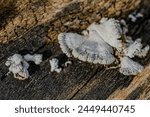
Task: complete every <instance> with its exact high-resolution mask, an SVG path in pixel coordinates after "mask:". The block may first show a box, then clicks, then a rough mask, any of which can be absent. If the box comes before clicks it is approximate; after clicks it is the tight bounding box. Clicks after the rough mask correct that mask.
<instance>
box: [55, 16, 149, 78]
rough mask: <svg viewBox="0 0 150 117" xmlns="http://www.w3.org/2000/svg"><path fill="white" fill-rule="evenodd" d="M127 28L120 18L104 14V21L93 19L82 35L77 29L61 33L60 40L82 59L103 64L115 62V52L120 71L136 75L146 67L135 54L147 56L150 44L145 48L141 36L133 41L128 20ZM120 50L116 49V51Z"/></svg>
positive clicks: (67, 51)
mask: <svg viewBox="0 0 150 117" xmlns="http://www.w3.org/2000/svg"><path fill="white" fill-rule="evenodd" d="M122 24H123V25H125V26H124V29H125V30H123V29H122V28H121V26H120V22H119V21H118V20H115V19H113V18H111V19H108V18H102V20H101V21H100V23H99V24H98V23H93V24H91V25H90V26H89V27H88V28H87V31H86V30H85V31H83V32H82V35H79V34H77V33H60V34H59V35H58V40H59V44H60V47H61V49H62V51H63V52H64V53H65V54H66V55H67V56H68V57H71V56H74V57H75V58H78V59H79V60H81V61H87V62H91V63H99V64H103V65H109V64H112V63H113V62H114V61H115V60H117V59H116V58H115V57H114V53H118V54H117V56H118V58H119V60H120V69H119V71H120V72H121V73H123V74H124V75H136V74H137V73H139V72H141V71H142V69H143V68H144V67H143V66H142V65H140V64H139V63H137V62H134V61H133V60H131V58H133V57H135V56H138V57H145V56H146V54H147V53H148V51H149V46H146V47H144V48H143V45H142V44H141V39H137V40H136V41H133V40H132V38H131V37H129V36H126V33H127V31H128V29H127V26H126V22H123V21H122ZM114 50H115V51H116V52H115V51H114Z"/></svg>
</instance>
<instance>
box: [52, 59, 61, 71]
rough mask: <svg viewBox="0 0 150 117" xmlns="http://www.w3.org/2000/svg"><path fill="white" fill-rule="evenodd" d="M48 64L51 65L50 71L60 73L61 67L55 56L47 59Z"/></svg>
mask: <svg viewBox="0 0 150 117" xmlns="http://www.w3.org/2000/svg"><path fill="white" fill-rule="evenodd" d="M49 62H50V65H51V72H54V71H55V72H57V73H60V72H61V70H62V68H59V60H58V59H57V58H53V59H51V60H49Z"/></svg>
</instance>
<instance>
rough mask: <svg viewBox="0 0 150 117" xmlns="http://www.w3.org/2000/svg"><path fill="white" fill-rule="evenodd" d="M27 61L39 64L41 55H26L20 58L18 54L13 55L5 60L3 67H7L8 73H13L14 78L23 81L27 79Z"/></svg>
mask: <svg viewBox="0 0 150 117" xmlns="http://www.w3.org/2000/svg"><path fill="white" fill-rule="evenodd" d="M28 61H33V62H34V63H35V64H40V63H41V62H42V55H40V54H35V55H30V54H26V55H25V56H23V57H22V56H21V55H20V54H14V55H13V56H10V57H9V58H8V59H7V61H6V63H5V65H6V66H8V67H9V72H12V73H13V75H14V78H17V79H19V80H25V79H28V78H29V72H28V68H29V64H28Z"/></svg>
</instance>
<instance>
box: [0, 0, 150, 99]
mask: <svg viewBox="0 0 150 117" xmlns="http://www.w3.org/2000/svg"><path fill="white" fill-rule="evenodd" d="M36 1H38V0H36ZM66 1H67V0H66ZM68 1H69V0H68ZM68 1H67V2H66V4H67V3H68ZM70 1H71V0H70ZM128 1H132V0H128ZM24 2H25V1H24ZM27 3H28V1H27ZM37 3H38V2H37ZM37 3H36V4H37ZM18 4H21V3H18ZM38 4H39V3H38ZM73 4H74V3H73ZM132 4H133V3H132ZM27 6H28V5H27ZM119 6H120V5H119ZM21 8H22V9H25V7H23V6H22V7H21ZM67 8H68V7H67ZM77 8H78V7H77ZM137 10H138V12H142V13H143V14H144V17H143V18H140V19H139V20H138V21H137V22H136V23H133V22H131V21H130V20H128V19H126V21H127V23H128V24H129V34H130V35H132V36H133V38H134V39H136V38H137V37H141V38H142V43H143V44H149V45H150V34H149V32H150V28H149V27H150V12H149V11H150V7H149V6H148V3H146V4H145V3H142V4H141V6H140V7H139V9H137ZM35 11H36V10H35ZM37 11H38V10H37ZM65 11H66V10H65ZM106 11H107V10H106ZM106 11H105V12H103V15H105V13H106V14H108V11H107V12H106ZM22 12H25V11H24V10H22ZM94 12H95V11H94ZM126 12H128V10H127V11H126ZM37 14H38V12H37ZM91 14H93V12H91ZM112 14H113V13H112ZM123 14H124V13H123ZM74 15H75V16H78V15H79V19H80V15H81V14H80V13H74V12H73V13H71V14H70V15H67V14H66V16H61V15H60V14H59V13H58V14H57V15H55V17H54V19H55V20H54V19H53V20H51V21H50V19H51V18H50V19H49V18H48V17H49V16H47V15H46V16H45V17H47V18H45V17H44V18H43V20H40V22H38V23H36V24H34V23H33V25H29V27H30V28H27V30H23V32H21V29H18V32H17V33H18V34H17V35H15V39H12V40H14V41H11V42H10V40H11V36H8V37H9V38H10V39H9V38H8V39H7V41H9V43H8V44H7V43H5V44H2V45H0V78H1V81H0V99H97V100H98V99H99V100H100V99H149V98H150V93H149V91H150V90H149V89H150V85H149V82H150V77H149V74H150V73H149V69H150V67H149V64H150V53H148V56H147V57H146V58H144V59H142V60H141V59H138V58H136V60H137V61H139V62H140V63H142V64H143V65H145V66H146V68H145V70H144V71H143V72H142V73H141V74H139V75H137V76H135V77H132V76H124V75H122V74H120V73H119V72H118V69H109V70H108V69H106V67H105V66H103V65H99V64H96V65H94V64H90V63H86V62H81V61H79V60H77V59H74V58H67V57H66V56H65V55H64V54H63V53H62V51H61V49H60V47H59V44H58V43H57V42H50V43H47V40H48V39H51V38H52V37H50V36H51V35H52V32H53V31H56V32H57V33H58V32H61V31H63V30H64V31H76V32H79V31H80V30H82V29H84V28H86V27H87V26H88V24H86V26H85V27H84V28H82V25H80V27H78V28H73V27H74V26H75V24H76V23H74V24H73V25H69V26H68V27H67V28H66V29H61V30H60V28H63V27H61V25H62V23H60V26H59V21H64V23H66V22H67V21H74V22H76V21H78V18H76V17H73V16H74ZM67 16H68V17H67ZM83 16H84V15H83ZM110 16H111V15H110ZM115 16H117V14H115ZM30 17H31V16H30ZM71 17H72V18H71ZM86 17H87V15H86ZM89 17H90V18H92V17H91V15H89ZM90 18H89V19H90ZM57 19H59V20H57ZM95 20H97V19H96V18H95ZM8 21H9V20H8ZM13 21H15V20H14V19H13ZM81 21H83V22H84V17H83V19H81ZM92 21H93V20H92V19H91V22H92ZM91 22H88V23H89V24H90V23H91ZM16 24H20V25H21V26H22V27H23V28H24V27H25V28H26V26H27V25H25V26H24V25H23V24H22V23H16ZM31 24H32V23H31ZM76 25H79V24H76ZM2 26H3V25H2ZM13 26H14V27H16V26H17V25H13ZM57 26H58V28H57ZM72 26H73V27H72ZM5 27H6V29H5V30H7V28H8V27H9V25H8V24H6V25H5ZM14 27H10V28H11V29H10V30H12V29H13V28H14ZM78 29H79V30H78ZM19 31H20V32H19ZM0 32H2V30H0ZM12 34H13V33H12ZM19 34H20V35H19ZM54 35H55V34H54ZM56 37H57V34H56V35H55V36H54V38H56ZM14 53H21V54H26V53H31V54H34V53H42V54H43V55H44V60H43V62H42V63H41V64H40V65H39V66H36V65H35V64H33V63H30V68H29V73H30V78H29V79H28V80H25V81H19V80H16V79H14V78H13V75H12V74H10V75H8V76H6V73H7V72H8V68H7V67H6V66H5V62H6V59H7V58H8V57H9V56H11V55H13V54H14ZM53 57H57V58H58V59H59V60H60V65H61V66H62V67H63V71H62V72H61V73H60V74H57V73H50V65H49V59H51V58H53ZM68 59H69V60H71V61H72V62H73V64H72V65H69V66H68V67H64V62H65V61H66V60H68Z"/></svg>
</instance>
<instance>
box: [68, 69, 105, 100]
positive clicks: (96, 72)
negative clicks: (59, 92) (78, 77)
mask: <svg viewBox="0 0 150 117" xmlns="http://www.w3.org/2000/svg"><path fill="white" fill-rule="evenodd" d="M102 69H103V67H102V68H99V67H98V68H97V69H96V70H95V72H94V73H93V74H92V76H91V77H90V78H89V79H88V80H87V81H86V82H85V83H84V84H83V85H82V86H81V87H80V88H79V89H78V90H77V91H76V92H75V93H74V95H73V96H72V97H70V100H72V99H73V98H74V97H75V96H76V95H77V94H78V93H79V92H80V91H81V90H82V89H83V88H84V87H86V86H87V84H88V83H89V82H90V81H91V80H92V78H93V77H94V76H95V75H96V74H98V72H99V71H101V70H102ZM87 76H88V75H87Z"/></svg>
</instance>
